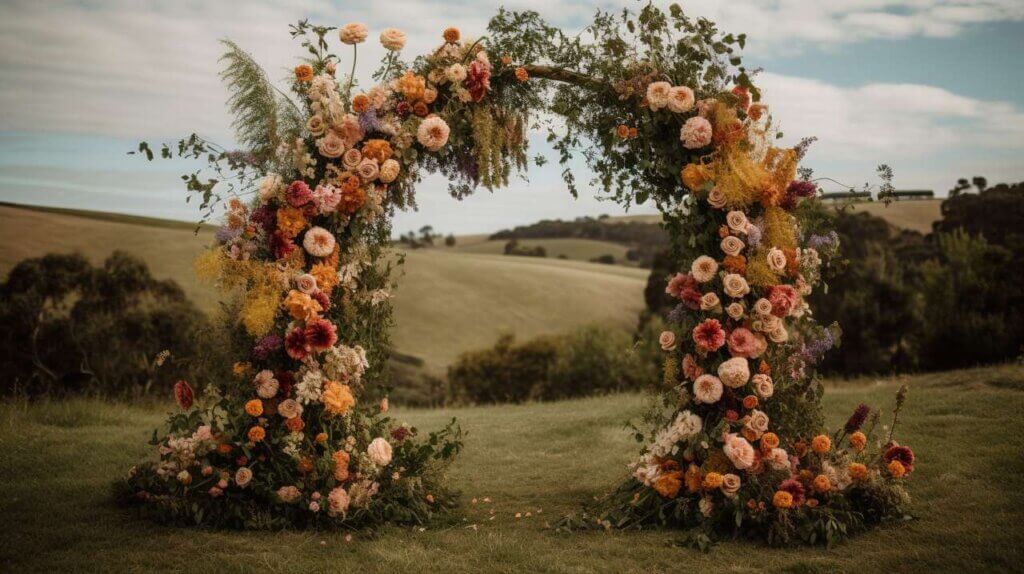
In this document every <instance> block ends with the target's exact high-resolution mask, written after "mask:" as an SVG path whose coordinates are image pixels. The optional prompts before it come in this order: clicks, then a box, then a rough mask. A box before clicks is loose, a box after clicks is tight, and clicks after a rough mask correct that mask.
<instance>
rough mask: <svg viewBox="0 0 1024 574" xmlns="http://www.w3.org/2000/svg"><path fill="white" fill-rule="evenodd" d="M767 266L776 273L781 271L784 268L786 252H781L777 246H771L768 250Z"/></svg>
mask: <svg viewBox="0 0 1024 574" xmlns="http://www.w3.org/2000/svg"><path fill="white" fill-rule="evenodd" d="M767 257H768V267H769V268H771V270H772V271H774V272H776V273H782V272H783V271H785V270H786V254H785V253H783V252H782V250H781V249H779V248H778V247H772V248H771V249H769V250H768V255H767Z"/></svg>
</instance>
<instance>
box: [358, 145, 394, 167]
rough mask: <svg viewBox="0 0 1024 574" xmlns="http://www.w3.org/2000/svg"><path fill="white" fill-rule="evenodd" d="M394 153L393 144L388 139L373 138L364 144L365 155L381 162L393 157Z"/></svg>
mask: <svg viewBox="0 0 1024 574" xmlns="http://www.w3.org/2000/svg"><path fill="white" fill-rule="evenodd" d="M392 153H393V152H392V151H391V144H390V143H388V141H387V140H382V139H372V140H366V143H365V144H363V157H365V158H369V159H375V160H377V163H379V164H383V163H384V162H385V161H387V160H389V159H391V154H392Z"/></svg>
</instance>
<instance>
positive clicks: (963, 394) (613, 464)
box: [0, 365, 1024, 573]
mask: <svg viewBox="0 0 1024 574" xmlns="http://www.w3.org/2000/svg"><path fill="white" fill-rule="evenodd" d="M903 382H906V383H908V384H909V385H910V389H911V391H910V395H909V401H908V406H907V408H906V410H905V416H904V421H905V422H904V423H903V424H902V427H901V429H900V430H901V432H900V433H899V435H900V438H901V439H903V441H904V442H906V443H908V444H910V445H912V446H913V448H914V450H915V451H916V453H917V454H918V457H919V461H920V463H919V465H917V468H916V470H915V473H914V475H913V480H912V484H911V487H910V490H911V493H912V495H913V497H914V504H913V506H912V508H911V511H912V512H913V513H914V514H915V515H916V516H918V517H919V520H916V521H914V522H911V523H907V524H903V525H899V526H887V527H883V528H880V529H878V530H875V531H873V532H870V533H868V534H866V535H862V536H859V537H856V538H854V539H853V540H851V541H849V542H847V543H845V544H843V545H840V546H838V547H836V548H833V549H832V550H826V549H824V548H801V549H787V550H776V549H768V548H764V547H762V546H759V545H754V544H748V543H735V542H727V543H722V544H719V545H717V546H716V547H715V548H714V549H713V550H712V551H711V552H710V553H708V554H702V553H700V552H698V551H695V550H690V549H687V548H678V547H673V546H670V545H669V543H670V542H671V541H672V540H673V539H674V538H675V537H676V536H677V535H676V534H675V533H674V532H671V531H647V532H627V533H622V532H613V533H602V532H585V533H577V534H568V533H558V532H553V531H551V530H549V529H548V528H546V526H547V524H548V523H549V522H554V521H555V520H557V519H558V517H559V516H561V515H563V514H564V513H567V512H571V511H573V510H574V509H575V508H577V507H578V505H579V503H580V502H582V501H584V500H586V499H587V498H588V497H590V496H592V495H594V494H597V493H600V492H602V491H603V490H605V489H607V488H609V487H610V486H612V485H613V484H615V483H616V481H618V480H621V479H622V478H623V477H624V476H625V465H626V463H627V462H628V461H629V460H630V457H631V456H633V455H634V453H635V450H636V447H635V445H634V444H632V443H631V441H630V439H629V438H628V437H627V436H626V433H625V432H624V431H623V430H622V423H623V421H625V420H626V419H627V418H629V417H632V416H635V415H637V414H638V413H639V412H640V411H641V409H642V406H643V398H642V397H641V396H640V395H636V394H631V395H618V396H610V397H602V398H593V399H583V400H576V401H567V402H558V403H545V404H531V405H522V406H495V407H476V408H463V409H450V410H435V411H429V410H418V411H404V412H399V413H398V418H399V419H400V420H408V421H409V422H412V423H414V424H417V425H420V426H421V427H423V428H430V427H436V426H439V425H440V424H442V422H443V421H444V420H445V419H447V418H448V417H450V416H453V415H455V416H458V417H459V419H460V420H461V421H462V424H463V425H464V427H465V428H466V429H467V430H468V431H469V436H468V440H467V442H466V449H465V451H464V455H463V456H462V457H461V458H460V459H459V461H458V462H457V463H456V465H455V467H454V469H453V476H452V479H453V481H454V482H455V484H456V485H457V486H458V487H459V488H460V489H461V490H462V491H463V499H462V506H461V508H460V510H458V511H457V514H456V515H455V516H453V517H452V519H451V521H450V522H449V523H447V524H440V525H437V526H435V527H432V528H429V529H426V530H420V529H410V528H397V527H393V528H389V529H385V530H384V531H383V532H382V533H381V534H380V535H377V536H370V535H369V534H366V533H355V534H354V535H353V537H352V539H351V540H346V534H345V533H339V532H282V533H265V532H264V533H251V532H250V533H243V532H223V531H221V532H210V531H198V530H189V529H182V528H167V527H161V526H157V525H154V524H151V523H148V522H143V521H139V520H136V519H135V518H133V516H132V515H131V514H130V513H128V512H126V511H125V510H123V509H120V508H118V507H116V506H114V505H113V504H112V503H111V501H110V498H109V491H108V486H109V483H110V481H111V480H112V479H113V478H114V477H116V476H118V475H119V474H120V473H122V472H124V471H125V470H126V469H127V468H128V467H129V466H130V465H131V464H133V463H134V462H137V461H138V460H139V459H140V458H142V457H145V456H147V455H149V447H147V446H146V445H145V442H146V439H147V436H148V434H149V432H150V431H151V428H152V427H154V426H155V425H157V424H159V423H160V422H161V420H162V417H163V414H162V413H163V411H164V410H166V407H139V406H129V405H123V404H113V405H111V404H105V403H102V402H99V401H86V400H78V401H69V402H61V403H50V404H39V405H33V406H28V407H26V406H25V405H24V404H20V403H19V404H5V405H0V491H2V492H3V496H2V497H0V517H2V518H3V523H4V524H3V536H0V570H2V571H6V572H53V571H70V570H78V571H95V572H131V571H154V570H160V571H174V572H186V571H187V572H193V571H194V572H242V571H257V570H259V571H289V572H326V571H331V572H481V571H503V572H524V571H525V572H594V571H607V572H645V573H649V572H687V571H711V572H746V571H761V570H769V571H790V572H835V571H855V572H875V571H879V572H935V571H944V572H946V571H948V572H963V571H967V570H969V569H970V570H975V571H979V572H987V571H1010V570H1015V569H1019V568H1021V564H1022V560H1024V528H1022V527H1021V524H1022V520H1024V459H1022V450H1024V438H1022V437H1024V435H1022V433H1021V432H1020V430H1019V429H1018V428H1017V425H1019V424H1021V422H1024V418H1022V416H1021V413H1022V409H1024V369H1022V368H1021V367H1020V366H1017V365H1013V366H1002V367H992V368H984V369H976V370H969V371H956V372H950V373H942V374H934V375H923V376H918V377H912V378H909V379H906V380H889V379H887V380H871V379H863V380H858V381H853V382H845V383H841V384H839V385H838V386H834V387H831V388H830V389H829V393H828V394H827V396H826V406H827V411H828V415H829V416H828V418H829V423H830V424H831V425H832V426H836V425H838V424H841V423H842V421H843V420H845V417H846V416H847V414H848V413H849V411H850V410H851V409H853V408H854V407H855V406H856V405H857V404H858V403H859V402H861V401H865V402H869V403H871V404H874V405H880V406H883V407H884V408H886V409H889V408H891V404H892V398H893V395H894V393H895V391H896V389H897V388H898V386H899V385H900V384H901V383H903ZM474 499H476V502H475V503H474V502H473V500H474ZM488 500H489V502H488ZM527 512H529V513H531V515H530V516H528V517H527V516H526V513H527ZM516 513H522V514H523V517H522V518H518V519H517V518H515V514H516ZM694 568H696V569H697V570H692V569H694Z"/></svg>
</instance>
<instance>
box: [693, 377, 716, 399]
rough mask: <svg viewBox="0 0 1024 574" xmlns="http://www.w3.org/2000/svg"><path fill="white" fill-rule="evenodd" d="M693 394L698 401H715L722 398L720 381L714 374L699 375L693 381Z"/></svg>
mask: <svg viewBox="0 0 1024 574" xmlns="http://www.w3.org/2000/svg"><path fill="white" fill-rule="evenodd" d="M693 396H694V398H696V399H697V402H700V403H707V404H712V403H717V402H718V400H719V399H721V398H722V381H721V380H720V379H719V378H718V377H716V376H714V375H701V376H699V377H697V380H696V381H694V382H693Z"/></svg>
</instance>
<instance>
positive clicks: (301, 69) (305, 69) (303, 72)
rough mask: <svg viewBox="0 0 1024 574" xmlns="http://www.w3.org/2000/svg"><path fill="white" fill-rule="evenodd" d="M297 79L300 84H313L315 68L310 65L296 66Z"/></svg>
mask: <svg viewBox="0 0 1024 574" xmlns="http://www.w3.org/2000/svg"><path fill="white" fill-rule="evenodd" d="M295 79H296V80H298V81H300V82H312V81H313V66H310V65H309V64H299V65H298V66H295Z"/></svg>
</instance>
